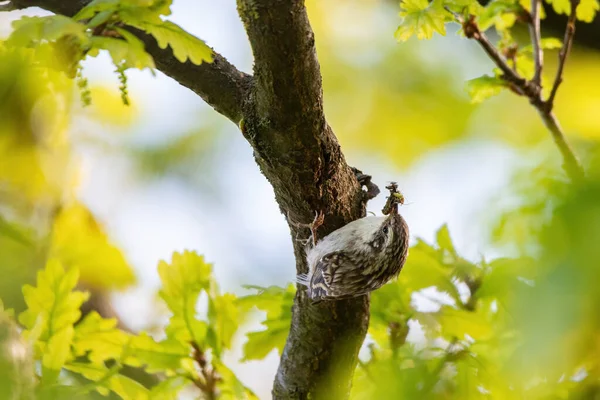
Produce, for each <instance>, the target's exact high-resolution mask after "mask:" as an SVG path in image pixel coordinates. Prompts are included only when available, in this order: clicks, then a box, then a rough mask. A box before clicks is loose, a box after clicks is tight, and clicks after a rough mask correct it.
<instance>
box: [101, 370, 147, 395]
mask: <svg viewBox="0 0 600 400" xmlns="http://www.w3.org/2000/svg"><path fill="white" fill-rule="evenodd" d="M106 387H107V388H108V389H110V390H111V391H113V392H114V393H116V394H118V395H119V396H120V397H121V399H123V400H146V399H148V396H149V392H148V389H146V388H145V387H144V386H142V384H141V383H139V382H137V381H134V380H133V379H131V378H128V377H126V376H124V375H115V376H113V377H111V378H110V379H109V380H108V382H107V383H106Z"/></svg>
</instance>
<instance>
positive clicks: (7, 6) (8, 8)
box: [0, 1, 17, 12]
mask: <svg viewBox="0 0 600 400" xmlns="http://www.w3.org/2000/svg"><path fill="white" fill-rule="evenodd" d="M16 9H17V8H16V7H15V5H14V4H13V3H12V2H10V1H9V2H8V3H6V4H0V12H3V11H13V10H16Z"/></svg>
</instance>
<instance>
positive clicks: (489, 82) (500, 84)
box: [466, 75, 507, 103]
mask: <svg viewBox="0 0 600 400" xmlns="http://www.w3.org/2000/svg"><path fill="white" fill-rule="evenodd" d="M506 88H507V83H506V82H505V81H503V80H502V79H500V78H497V77H492V76H488V75H483V76H480V77H479V78H475V79H471V80H469V81H467V84H466V90H467V92H468V93H469V97H471V102H472V103H481V102H482V101H484V100H486V99H488V98H490V97H492V96H496V95H497V94H499V93H500V92H502V90H503V89H506Z"/></svg>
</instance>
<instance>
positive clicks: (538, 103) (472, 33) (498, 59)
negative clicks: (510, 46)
mask: <svg viewBox="0 0 600 400" xmlns="http://www.w3.org/2000/svg"><path fill="white" fill-rule="evenodd" d="M532 1H534V0H532ZM579 1H580V0H571V6H572V10H573V12H572V13H571V15H570V16H569V23H568V24H567V32H566V33H565V43H563V50H561V55H560V65H559V70H558V73H557V80H556V81H555V82H554V87H553V88H552V93H551V95H550V97H549V98H548V101H544V100H543V99H542V97H541V91H540V90H539V89H540V87H539V86H538V85H536V84H535V83H534V82H533V81H528V80H527V79H525V78H523V77H522V76H521V75H519V73H518V72H516V71H514V70H513V69H511V68H510V66H509V65H508V63H507V61H506V59H505V58H504V57H502V55H501V54H500V52H499V51H498V50H497V49H496V48H495V47H494V45H493V44H492V43H491V42H490V41H489V40H488V38H487V36H486V35H485V33H483V32H481V31H480V30H479V26H478V25H477V23H476V22H475V17H474V16H470V17H469V19H468V20H465V19H464V18H463V17H462V16H461V15H460V14H457V13H455V12H452V11H451V10H449V9H448V8H446V10H448V11H449V12H450V13H451V14H453V15H454V17H455V18H456V20H457V21H458V22H459V23H460V24H461V25H462V27H463V32H464V33H465V36H466V37H467V38H469V39H474V40H476V41H477V42H478V43H479V44H480V45H481V47H483V49H484V50H485V52H486V53H487V55H488V56H489V57H490V58H491V59H492V60H493V61H494V63H495V64H496V66H498V68H500V70H502V73H503V75H502V79H504V80H505V81H507V82H508V83H509V84H512V85H511V89H513V90H514V91H515V92H517V93H518V94H521V95H524V96H527V97H528V98H529V102H530V103H531V105H533V106H534V107H535V108H536V110H537V111H538V113H539V114H540V116H541V118H542V120H543V121H544V124H545V125H546V127H547V128H548V130H549V131H550V133H551V134H552V138H553V139H554V142H555V143H556V145H557V146H558V149H559V151H560V152H561V154H562V156H563V160H564V163H563V168H564V170H565V172H566V173H567V175H568V176H569V177H570V178H571V180H572V181H574V182H575V181H580V180H581V179H583V177H584V176H585V172H584V169H583V167H582V165H581V163H580V162H579V160H578V159H577V156H576V155H575V153H574V152H573V149H572V148H571V146H570V145H569V143H568V142H567V139H566V138H565V135H564V133H563V131H562V128H561V127H560V124H559V123H558V120H557V119H556V116H555V115H554V114H553V113H552V101H554V95H556V88H557V87H558V85H559V84H560V80H561V79H562V78H561V76H562V69H563V67H564V60H565V59H566V57H567V54H568V50H569V49H570V47H571V42H572V41H573V35H574V33H575V8H576V7H577V5H578V4H579ZM540 61H541V60H540ZM557 82H558V83H557Z"/></svg>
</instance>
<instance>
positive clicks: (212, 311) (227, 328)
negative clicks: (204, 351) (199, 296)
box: [208, 293, 238, 356]
mask: <svg viewBox="0 0 600 400" xmlns="http://www.w3.org/2000/svg"><path fill="white" fill-rule="evenodd" d="M235 301H236V297H235V296H234V295H233V294H230V293H227V294H224V295H222V296H217V297H215V298H211V299H210V300H209V302H208V321H209V328H210V332H211V335H210V337H214V343H210V342H209V345H211V347H212V348H213V350H214V351H215V353H216V354H217V356H218V355H220V353H221V350H222V349H226V348H229V347H231V340H232V338H233V335H234V334H235V332H236V330H237V319H238V309H237V307H236V304H235Z"/></svg>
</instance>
